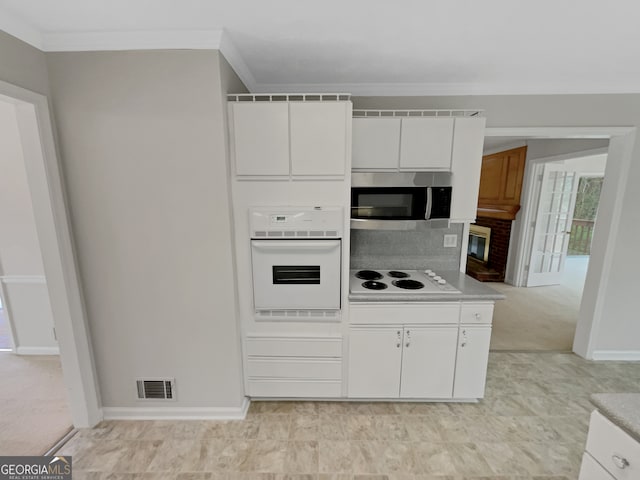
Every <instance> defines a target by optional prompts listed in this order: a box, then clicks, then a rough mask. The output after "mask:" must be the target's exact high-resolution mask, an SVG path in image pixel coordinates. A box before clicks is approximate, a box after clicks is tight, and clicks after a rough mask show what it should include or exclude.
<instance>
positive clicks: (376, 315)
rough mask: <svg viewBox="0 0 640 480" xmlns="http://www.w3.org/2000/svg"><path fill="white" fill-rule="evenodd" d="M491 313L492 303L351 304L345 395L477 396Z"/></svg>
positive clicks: (482, 379) (481, 389) (482, 383)
mask: <svg viewBox="0 0 640 480" xmlns="http://www.w3.org/2000/svg"><path fill="white" fill-rule="evenodd" d="M492 314H493V302H440V303H438V302H433V303H429V304H418V303H413V304H392V303H384V304H383V303H381V304H377V305H376V304H360V305H352V306H351V309H350V321H351V328H350V329H349V364H348V375H349V376H348V380H347V385H348V388H347V394H348V396H349V397H350V398H387V399H393V398H405V399H451V398H456V399H474V398H482V397H483V396H484V389H485V381H486V378H487V363H488V358H489V343H490V341H491V319H492V318H491V317H492ZM461 321H464V322H468V323H463V324H461V323H460V322H461Z"/></svg>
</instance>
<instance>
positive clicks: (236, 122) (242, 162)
mask: <svg viewBox="0 0 640 480" xmlns="http://www.w3.org/2000/svg"><path fill="white" fill-rule="evenodd" d="M229 105H230V108H231V109H232V111H233V146H234V147H235V148H234V158H235V173H236V175H288V174H289V106H288V105H287V103H281V102H280V103H276V102H260V103H253V102H252V103H230V104H229Z"/></svg>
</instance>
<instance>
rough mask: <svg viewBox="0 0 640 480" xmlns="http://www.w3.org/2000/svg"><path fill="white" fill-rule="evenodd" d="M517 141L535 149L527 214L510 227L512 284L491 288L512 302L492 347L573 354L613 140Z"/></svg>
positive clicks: (504, 304) (525, 198) (500, 308)
mask: <svg viewBox="0 0 640 480" xmlns="http://www.w3.org/2000/svg"><path fill="white" fill-rule="evenodd" d="M515 140H516V141H518V142H521V144H522V145H526V146H527V148H528V153H527V159H526V169H525V173H524V180H523V191H522V198H521V204H522V205H521V207H522V209H521V210H520V211H519V212H518V214H517V216H516V220H515V221H514V222H513V224H512V225H513V227H512V225H509V228H510V230H511V231H510V232H509V234H508V236H507V237H509V236H510V238H509V239H508V241H507V243H508V260H507V262H506V267H505V273H504V282H495V283H492V284H490V286H492V287H494V288H495V289H497V290H499V291H500V292H501V293H503V294H505V296H506V300H504V301H500V302H497V303H496V307H495V314H494V329H493V335H492V341H491V348H492V350H501V351H505V350H506V351H563V352H564V351H572V350H573V344H574V338H575V334H576V328H577V324H578V319H579V315H580V306H581V303H582V295H583V290H584V285H585V279H586V275H587V272H588V264H589V253H590V246H591V240H592V238H593V232H594V229H595V225H596V215H597V207H598V204H599V195H600V191H601V187H602V184H603V180H604V174H605V168H606V159H607V150H608V140H606V139H602V140H591V139H589V140H578V139H572V140H566V139H535V138H520V139H515ZM495 141H496V139H492V142H491V143H492V144H493V148H494V149H495ZM509 142H510V143H509V147H513V142H514V139H513V138H509ZM582 217H584V218H582ZM525 218H526V220H525ZM521 245H524V248H518V247H520V246H521ZM505 256H506V252H505Z"/></svg>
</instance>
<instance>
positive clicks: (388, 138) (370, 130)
mask: <svg viewBox="0 0 640 480" xmlns="http://www.w3.org/2000/svg"><path fill="white" fill-rule="evenodd" d="M399 158H400V119H399V118H354V119H353V155H352V165H351V167H352V168H353V169H354V170H397V169H398V160H399Z"/></svg>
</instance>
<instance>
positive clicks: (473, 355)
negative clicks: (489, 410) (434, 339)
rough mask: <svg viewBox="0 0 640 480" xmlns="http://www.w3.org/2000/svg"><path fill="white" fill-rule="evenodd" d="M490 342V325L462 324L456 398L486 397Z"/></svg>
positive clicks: (457, 362) (454, 389) (459, 338)
mask: <svg viewBox="0 0 640 480" xmlns="http://www.w3.org/2000/svg"><path fill="white" fill-rule="evenodd" d="M490 342H491V326H490V325H482V326H476V325H472V326H469V325H461V326H460V334H459V336H458V354H457V359H456V380H455V384H454V386H453V397H454V398H482V397H484V387H485V381H486V379H487V362H488V360H489V343H490Z"/></svg>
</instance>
